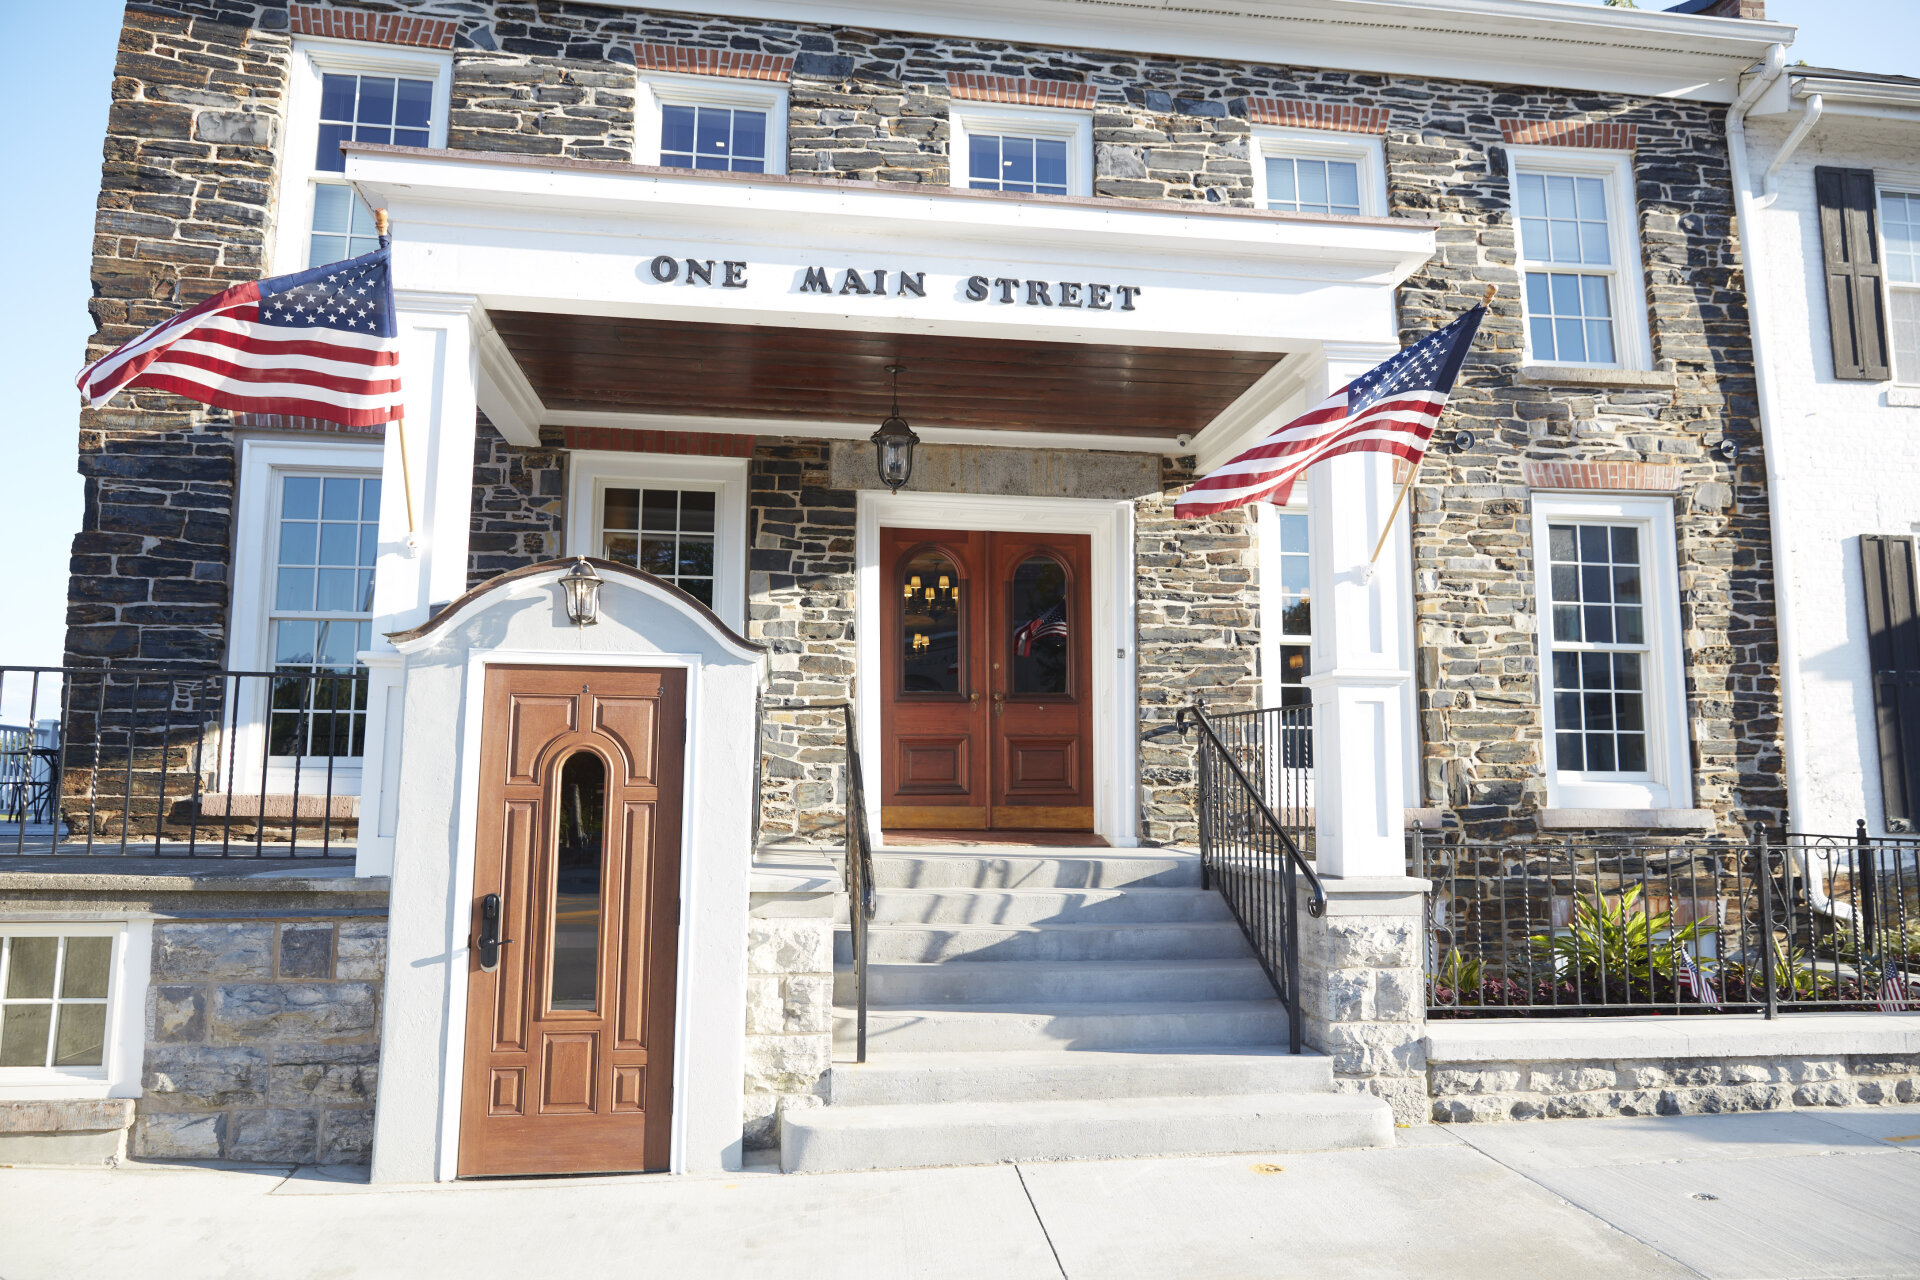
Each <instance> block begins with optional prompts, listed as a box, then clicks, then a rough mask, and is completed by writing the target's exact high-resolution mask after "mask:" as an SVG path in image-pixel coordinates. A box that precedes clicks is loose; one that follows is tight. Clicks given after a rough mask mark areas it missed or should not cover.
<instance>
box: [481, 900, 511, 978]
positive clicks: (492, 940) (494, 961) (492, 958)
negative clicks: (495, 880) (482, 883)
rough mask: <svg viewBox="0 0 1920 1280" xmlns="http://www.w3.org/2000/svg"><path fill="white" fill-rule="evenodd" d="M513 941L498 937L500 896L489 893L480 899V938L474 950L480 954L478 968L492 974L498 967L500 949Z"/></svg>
mask: <svg viewBox="0 0 1920 1280" xmlns="http://www.w3.org/2000/svg"><path fill="white" fill-rule="evenodd" d="M512 941H513V939H512V938H503V937H501V936H500V895H499V894H497V893H490V894H488V895H487V896H486V897H484V898H482V899H480V936H479V937H478V938H476V939H475V940H474V949H475V950H476V951H478V952H479V953H480V967H481V969H483V970H485V971H486V972H488V973H492V972H493V971H494V970H495V969H498V968H499V967H500V948H502V947H504V946H506V945H508V944H509V943H511V942H512Z"/></svg>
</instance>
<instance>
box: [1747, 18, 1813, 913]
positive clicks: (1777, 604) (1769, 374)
mask: <svg viewBox="0 0 1920 1280" xmlns="http://www.w3.org/2000/svg"><path fill="white" fill-rule="evenodd" d="M1786 63H1787V47H1786V46H1785V45H1783V44H1776V45H1774V46H1773V47H1772V48H1771V49H1768V50H1767V56H1766V59H1765V60H1764V61H1763V62H1762V63H1761V67H1762V70H1761V72H1760V74H1759V75H1757V76H1755V77H1754V78H1753V80H1752V81H1751V82H1749V83H1748V84H1747V85H1746V87H1745V88H1743V89H1742V90H1741V91H1740V96H1739V97H1738V98H1736V99H1734V102H1733V105H1732V106H1731V107H1729V108H1727V152H1728V158H1729V160H1730V161H1731V162H1732V166H1733V200H1734V208H1735V211H1736V213H1737V216H1738V217H1739V219H1740V241H1741V246H1740V247H1741V252H1742V253H1743V255H1744V256H1745V258H1746V264H1745V265H1746V276H1747V318H1748V329H1749V330H1750V332H1751V334H1752V342H1753V377H1754V385H1755V390H1756V391H1757V393H1758V395H1759V401H1760V447H1761V451H1762V452H1763V453H1764V454H1765V461H1766V466H1767V501H1768V503H1769V506H1770V509H1771V513H1772V517H1773V518H1772V521H1771V524H1772V545H1773V616H1774V628H1775V634H1776V637H1777V639H1778V642H1779V651H1780V703H1781V707H1780V710H1781V716H1782V718H1783V719H1784V720H1785V722H1786V732H1785V733H1784V734H1783V735H1782V743H1781V747H1782V750H1783V752H1784V754H1785V757H1786V765H1787V815H1788V819H1789V821H1791V819H1792V817H1793V816H1794V815H1795V814H1796V813H1797V812H1798V809H1797V807H1796V806H1797V805H1798V804H1799V802H1800V801H1801V800H1802V799H1803V798H1804V797H1805V795H1806V783H1805V780H1804V779H1803V778H1802V777H1801V772H1800V770H1801V761H1800V754H1801V753H1800V747H1799V726H1800V720H1799V701H1800V698H1799V675H1800V648H1799V645H1798V643H1797V640H1796V635H1795V632H1794V626H1793V604H1792V600H1793V592H1792V591H1791V590H1790V589H1789V583H1788V577H1789V574H1788V562H1787V548H1788V547H1789V546H1791V545H1792V539H1790V538H1788V537H1787V529H1788V518H1787V517H1788V508H1789V503H1788V502H1787V500H1786V495H1785V493H1784V492H1783V491H1782V489H1781V485H1780V468H1779V463H1778V458H1777V455H1776V454H1775V452H1774V443H1775V442H1774V432H1773V413H1772V406H1773V400H1774V391H1773V370H1772V367H1771V366H1770V365H1769V364H1768V363H1767V357H1766V345H1765V336H1764V335H1765V333H1766V325H1765V324H1764V323H1763V322H1762V312H1763V310H1764V302H1763V300H1762V290H1761V289H1760V288H1759V287H1758V285H1757V283H1756V278H1755V269H1756V268H1757V267H1758V265H1759V254H1758V252H1757V250H1758V248H1759V245H1758V235H1759V225H1758V223H1757V222H1756V221H1755V219H1754V216H1753V215H1754V210H1755V205H1754V201H1753V199H1752V197H1751V196H1750V195H1749V193H1748V181H1749V177H1748V167H1747V112H1749V111H1751V110H1752V109H1753V104H1754V103H1755V102H1758V101H1759V100H1760V95H1762V94H1763V93H1765V92H1766V91H1767V90H1768V89H1770V88H1772V87H1773V83H1774V81H1776V80H1778V79H1779V78H1780V76H1781V74H1782V73H1783V72H1784V71H1785V70H1786ZM1808 879H1809V880H1811V877H1808ZM1809 887H1810V888H1811V886H1809Z"/></svg>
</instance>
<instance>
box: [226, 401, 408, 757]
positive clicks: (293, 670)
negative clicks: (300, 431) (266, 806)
mask: <svg viewBox="0 0 1920 1280" xmlns="http://www.w3.org/2000/svg"><path fill="white" fill-rule="evenodd" d="M380 464H381V446H380V445H378V444H373V443H362V442H358V441H341V440H315V441H305V440H286V439H279V438H255V439H246V440H243V441H242V442H241V446H240V502H239V507H240V510H239V516H238V527H239V529H240V535H239V536H238V537H237V538H236V539H235V552H234V591H233V620H232V628H231V633H230V634H231V637H232V638H231V640H230V642H229V643H230V645H231V652H230V655H229V659H230V661H229V665H230V666H231V667H232V668H233V669H235V670H240V671H273V672H277V673H278V672H284V673H285V674H286V676H287V677H288V678H287V679H285V680H276V681H272V682H268V681H263V680H243V681H241V682H240V688H239V689H238V690H237V698H236V715H237V724H238V729H237V732H238V734H239V742H238V744H237V753H236V755H235V768H236V773H237V775H238V776H239V777H242V778H247V777H257V776H258V771H259V769H260V768H261V767H262V760H261V756H262V754H263V753H264V754H265V756H266V760H265V765H266V767H267V770H268V779H267V787H268V789H269V790H275V791H277V790H282V789H285V788H287V787H289V786H291V785H292V783H293V777H294V773H295V770H296V768H297V769H298V770H299V774H300V777H301V778H302V779H305V780H306V781H304V782H303V783H302V789H303V790H304V789H307V788H310V787H314V786H317V785H319V784H318V783H317V782H315V781H313V780H314V779H316V778H320V777H322V776H325V775H326V774H327V773H328V772H331V774H332V787H333V791H334V793H335V794H337V795H353V794H357V793H358V791H359V785H360V762H361V759H362V758H363V757H364V755H365V754H366V725H367V670H366V668H365V667H364V666H362V665H361V664H360V661H359V658H358V656H357V655H358V654H359V653H360V652H361V651H362V650H364V649H367V648H370V647H371V645H372V640H373V635H372V631H373V578H374V570H375V562H376V561H377V559H378V556H379V528H380V502H381V498H382V495H381V482H380V475H381V471H380ZM269 683H270V684H271V688H270V689H269V687H268V686H269ZM249 762H250V763H249Z"/></svg>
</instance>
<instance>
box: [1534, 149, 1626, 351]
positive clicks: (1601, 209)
mask: <svg viewBox="0 0 1920 1280" xmlns="http://www.w3.org/2000/svg"><path fill="white" fill-rule="evenodd" d="M1515 186H1516V188H1517V195H1518V202H1517V203H1518V206H1519V215H1520V259H1521V265H1522V267H1523V268H1524V270H1525V274H1526V299H1527V325H1528V328H1527V338H1528V343H1529V346H1530V352H1531V355H1532V358H1533V359H1535V360H1538V361H1543V362H1547V363H1552V364H1606V365H1610V364H1616V363H1618V361H1619V354H1618V350H1619V343H1618V341H1617V339H1616V335H1615V329H1614V313H1615V310H1616V308H1615V306H1614V303H1613V297H1614V280H1615V271H1614V262H1613V257H1614V255H1613V248H1612V239H1613V233H1612V229H1611V227H1610V223H1609V219H1610V213H1609V210H1608V200H1607V184H1606V180H1605V179H1603V178H1599V177H1587V176H1583V175H1580V174H1567V173H1528V172H1521V173H1519V174H1517V175H1516V177H1515Z"/></svg>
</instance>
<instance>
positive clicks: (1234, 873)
mask: <svg viewBox="0 0 1920 1280" xmlns="http://www.w3.org/2000/svg"><path fill="white" fill-rule="evenodd" d="M1174 728H1175V729H1177V730H1178V731H1179V732H1180V733H1181V735H1182V736H1185V734H1186V732H1187V730H1188V729H1190V728H1197V729H1199V730H1200V742H1199V751H1198V758H1197V764H1198V771H1199V796H1198V804H1197V809H1198V813H1199V819H1200V877H1201V879H1200V883H1201V887H1202V888H1211V887H1215V886H1217V887H1218V888H1219V890H1220V896H1221V897H1223V898H1225V899H1226V901H1227V907H1228V909H1229V910H1230V911H1232V912H1233V918H1234V919H1235V920H1236V921H1238V922H1239V924H1240V931H1241V932H1242V933H1244V934H1245V935H1246V938H1247V942H1248V943H1249V944H1250V945H1251V946H1252V947H1253V952H1254V955H1255V956H1257V957H1258V958H1259V961H1260V967H1261V969H1263V970H1264V971H1265V972H1266V975H1267V981H1269V982H1270V983H1272V984H1273V990H1274V994H1275V995H1277V996H1278V997H1279V998H1280V1002H1281V1003H1282V1004H1283V1005H1285V1006H1286V1009H1287V1047H1288V1050H1289V1051H1290V1052H1292V1053H1299V1052H1300V1051H1301V1049H1302V1048H1303V1047H1304V1034H1303V1033H1304V1030H1305V1028H1304V1025H1303V1019H1302V1014H1301V1007H1300V884H1301V881H1302V879H1304V880H1305V883H1306V886H1307V891H1308V900H1307V914H1308V915H1310V916H1313V917H1315V918H1316V919H1317V918H1319V917H1320V916H1322V915H1324V914H1325V913H1326V909H1327V891H1326V889H1325V887H1324V886H1322V885H1321V883H1320V877H1319V876H1318V875H1316V874H1315V873H1314V870H1313V867H1312V866H1310V865H1309V864H1308V862H1307V860H1306V857H1305V855H1303V854H1302V853H1301V852H1300V846H1299V845H1298V844H1297V843H1295V841H1294V839H1293V837H1292V836H1291V835H1289V834H1288V833H1287V828H1286V827H1285V825H1283V824H1282V823H1281V821H1280V819H1279V817H1278V816H1276V815H1275V814H1274V812H1273V808H1272V806H1270V805H1269V804H1268V803H1267V800H1266V798H1265V797H1264V796H1263V795H1262V793H1261V790H1260V788H1259V787H1257V786H1255V785H1254V782H1253V780H1252V779H1251V778H1249V777H1248V776H1247V771H1246V770H1245V769H1244V768H1243V767H1242V766H1241V763H1240V761H1239V760H1238V759H1236V758H1235V753H1234V752H1232V751H1230V750H1228V748H1227V745H1226V743H1224V742H1222V741H1221V738H1220V734H1219V732H1218V731H1217V730H1216V729H1215V728H1214V725H1213V722H1212V721H1210V720H1209V719H1208V718H1207V713H1206V712H1205V711H1204V710H1203V709H1201V708H1200V707H1199V706H1197V705H1196V706H1191V707H1182V708H1181V709H1180V711H1179V713H1178V715H1177V716H1176V717H1175V719H1174Z"/></svg>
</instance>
